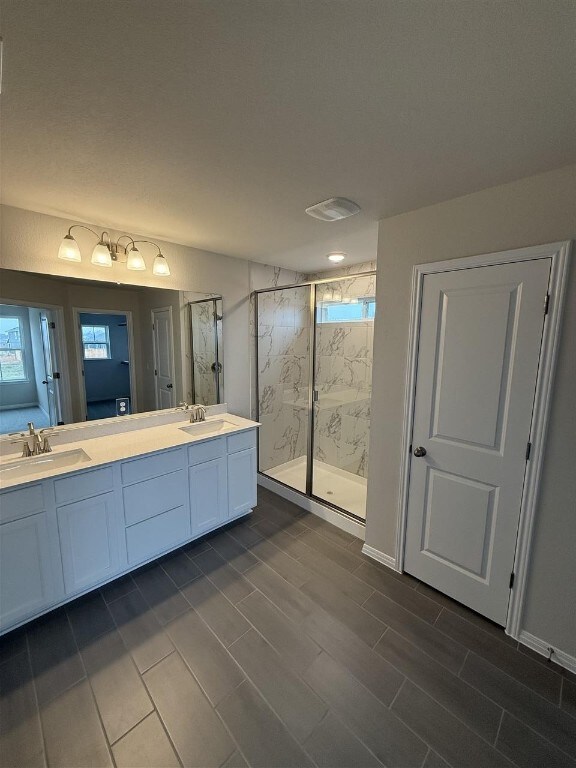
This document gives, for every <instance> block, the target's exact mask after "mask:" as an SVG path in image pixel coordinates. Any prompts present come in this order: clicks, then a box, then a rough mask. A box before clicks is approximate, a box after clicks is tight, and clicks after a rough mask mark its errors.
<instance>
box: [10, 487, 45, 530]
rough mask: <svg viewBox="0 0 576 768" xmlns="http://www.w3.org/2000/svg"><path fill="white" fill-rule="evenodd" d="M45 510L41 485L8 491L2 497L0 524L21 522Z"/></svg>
mask: <svg viewBox="0 0 576 768" xmlns="http://www.w3.org/2000/svg"><path fill="white" fill-rule="evenodd" d="M43 509H44V494H43V493H42V486H41V485H30V486H28V487H27V488H20V489H19V490H17V491H7V492H6V493H3V494H2V495H1V496H0V523H8V522H9V521H10V520H19V519H20V518H21V517H28V515H33V514H34V513H35V512H42V510H43Z"/></svg>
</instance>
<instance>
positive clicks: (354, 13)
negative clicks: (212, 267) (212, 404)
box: [2, 0, 576, 270]
mask: <svg viewBox="0 0 576 768" xmlns="http://www.w3.org/2000/svg"><path fill="white" fill-rule="evenodd" d="M575 32H576V3H574V2H572V1H571V0H567V1H566V2H565V1H564V0H554V1H553V2H546V1H544V0H514V2H504V1H499V0H495V1H493V2H492V1H491V2H484V1H483V0H475V2H471V1H470V0H450V1H449V2H446V1H445V0H433V1H432V2H431V1H430V0H411V1H410V2H407V1H406V0H329V1H327V0H204V1H202V2H198V1H197V0H2V34H3V36H4V41H5V43H4V83H3V97H2V98H3V117H2V165H3V176H2V196H3V202H5V203H7V204H10V205H15V206H19V207H22V208H30V209H32V210H37V211H43V212H47V213H53V214H56V215H64V216H67V217H71V218H77V219H83V220H87V221H93V222H95V223H98V224H102V225H109V226H111V227H116V228H118V229H122V230H125V231H126V230H127V231H136V232H143V233H147V234H149V235H151V236H157V237H162V238H165V239H167V240H173V241H176V242H180V243H185V244H188V245H194V246H197V247H199V248H204V249H207V250H212V251H219V252H223V253H227V254H230V255H232V256H243V257H246V258H252V259H256V260H259V261H265V262H268V263H276V264H281V265H284V266H288V267H294V268H297V269H307V270H313V269H319V268H322V267H323V266H325V265H326V261H325V250H324V244H325V241H326V238H329V239H330V243H331V246H332V247H338V241H339V239H340V238H343V239H344V240H345V239H346V238H348V239H350V238H352V240H353V239H354V234H355V233H357V232H359V231H361V230H362V228H363V227H366V226H369V225H370V224H371V222H374V221H376V220H377V219H379V218H381V217H384V216H391V215H394V214H397V213H400V212H403V211H407V210H413V209H415V208H419V207H421V206H425V205H429V204H432V203H435V202H440V201H442V200H446V199H449V198H452V197H456V196H458V195H462V194H466V193H469V192H473V191H476V190H479V189H483V188H486V187H490V186H493V185H496V184H500V183H504V182H507V181H511V180H514V179H518V178H521V177H524V176H528V175H531V174H534V173H539V172H541V171H546V170H549V169H552V168H556V167H559V166H562V165H565V164H568V163H571V162H574V161H576V86H575V72H576V43H575V41H576V34H575ZM334 195H342V196H346V197H350V198H352V199H353V200H356V201H357V202H358V203H359V204H360V205H361V206H362V208H363V212H362V213H361V214H360V215H359V216H357V217H353V218H351V219H349V220H348V221H343V222H336V223H324V222H320V221H316V220H313V219H311V218H309V217H308V216H306V215H305V214H304V208H306V207H307V206H309V205H311V204H313V203H316V202H318V201H319V200H323V199H325V198H327V197H331V196H334ZM316 241H318V248H317V251H316V252H315V251H314V248H312V253H310V248H308V249H306V253H307V256H306V259H304V258H303V257H302V256H301V255H300V256H298V254H302V247H303V246H304V245H307V244H308V245H309V244H310V243H315V242H316ZM350 257H351V260H355V259H357V260H360V259H361V258H362V259H364V258H365V257H366V254H364V253H363V254H362V256H361V257H360V256H359V255H357V254H355V253H351V254H350ZM303 262H305V263H303Z"/></svg>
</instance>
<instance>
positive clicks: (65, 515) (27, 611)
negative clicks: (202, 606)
mask: <svg viewBox="0 0 576 768" xmlns="http://www.w3.org/2000/svg"><path fill="white" fill-rule="evenodd" d="M255 504H256V430H255V429H247V430H243V431H240V432H234V433H232V434H229V435H219V436H217V437H211V438H207V439H205V440H197V441H194V442H193V443H191V444H185V445H179V446H177V447H175V448H166V449H164V450H160V451H157V452H155V453H149V454H147V455H145V456H140V457H134V458H131V459H123V460H119V461H116V462H111V463H109V464H105V465H100V466H98V467H94V468H90V469H81V470H77V471H73V472H69V473H68V474H66V475H59V476H56V477H54V478H48V479H46V480H42V481H38V482H30V483H28V484H22V485H20V486H18V488H16V489H14V490H5V491H2V492H0V633H2V632H5V631H7V630H9V629H11V628H13V627H15V626H17V625H18V624H20V623H22V622H24V621H26V620H28V619H31V618H33V617H35V616H38V615H40V614H41V613H44V612H45V611H47V610H49V609H50V608H53V607H56V606H57V605H61V604H62V603H65V602H66V601H68V600H70V599H72V598H73V597H76V596H78V595H81V594H83V593H84V592H88V591H89V590H90V589H93V588H95V587H98V586H101V585H102V584H105V583H106V582H107V581H111V580H112V579H114V578H115V577H117V576H119V575H121V574H123V573H126V572H128V571H130V570H131V569H133V568H136V567H137V566H139V565H141V564H143V563H145V562H148V561H150V560H153V559H155V558H156V557H159V556H160V555H163V554H165V553H166V552H169V551H170V550H172V549H175V548H177V547H179V546H181V545H182V544H184V543H186V542H187V541H190V540H191V539H194V538H197V537H199V536H202V535H203V534H205V533H208V532H209V531H212V530H214V529H216V528H218V527H219V526H221V525H224V524H225V523H227V522H228V521H229V520H231V519H233V518H236V517H240V516H242V515H244V514H246V513H248V512H249V511H250V510H251V509H252V508H253V507H254V506H255Z"/></svg>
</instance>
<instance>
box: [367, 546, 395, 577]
mask: <svg viewBox="0 0 576 768" xmlns="http://www.w3.org/2000/svg"><path fill="white" fill-rule="evenodd" d="M362 553H363V554H364V555H367V556H368V557H371V558H372V560H377V561H378V562H379V563H382V565H385V566H386V567H387V568H391V569H392V570H393V571H396V572H398V573H401V571H399V569H398V567H397V566H396V558H395V557H392V555H387V554H386V553H385V552H380V550H379V549H374V547H370V546H369V545H368V544H364V546H363V547H362Z"/></svg>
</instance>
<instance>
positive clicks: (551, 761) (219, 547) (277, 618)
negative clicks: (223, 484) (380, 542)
mask: <svg viewBox="0 0 576 768" xmlns="http://www.w3.org/2000/svg"><path fill="white" fill-rule="evenodd" d="M0 704H1V711H0V765H1V766H2V767H3V768H12V767H13V766H14V767H15V766H44V765H48V766H57V767H63V766H70V767H71V768H80V767H81V766H108V765H116V766H118V767H119V768H123V767H124V766H134V767H137V768H143V766H152V767H153V768H161V767H162V766H179V765H184V766H198V768H208V767H209V766H226V767H227V768H235V767H237V766H247V765H250V766H262V768H273V767H274V766H278V767H280V768H289V767H291V766H314V765H316V766H327V767H328V766H330V767H331V766H341V767H342V768H349V767H352V766H354V767H361V766H380V765H385V766H389V767H390V768H394V767H396V766H414V767H419V766H425V767H426V768H436V767H438V766H446V765H450V766H453V767H454V768H461V767H462V766H509V765H517V766H520V768H524V766H525V767H526V768H529V767H530V768H531V767H533V768H549V767H550V766H576V678H575V677H574V676H573V675H570V674H569V673H567V672H564V671H563V670H561V668H559V667H557V666H555V665H553V664H548V663H547V662H545V661H544V660H541V659H540V658H539V657H536V656H535V655H533V654H531V653H530V652H528V651H526V650H523V649H521V648H518V647H517V644H516V643H515V642H514V641H512V640H510V638H507V637H506V636H505V635H504V633H503V631H502V630H501V629H499V628H498V627H496V626H494V625H493V624H491V623H489V622H487V621H485V620H484V619H482V618H480V617H479V616H477V615H476V614H474V613H472V612H471V611H469V610H467V609H465V608H463V607H462V606H460V605H458V604H456V603H454V602H453V601H451V600H449V599H448V598H446V597H444V596H443V595H441V594H438V593H437V592H435V591H434V590H432V589H430V588H429V587H426V586H425V585H424V584H421V583H420V582H418V581H416V580H415V579H413V578H411V577H409V576H400V575H399V574H394V573H393V572H391V571H390V570H388V569H386V568H385V567H384V566H380V565H378V564H376V563H374V562H373V561H371V560H369V559H368V558H366V557H364V556H363V555H362V554H361V542H359V541H358V540H357V539H354V538H353V537H352V536H349V535H348V534H345V533H343V532H342V531H340V530H339V529H337V528H335V527H334V526H331V525H329V524H328V523H325V522H323V521H321V520H320V519H319V518H317V517H314V516H313V515H309V514H306V513H304V512H303V511H302V510H301V509H299V508H298V507H295V506H294V505H292V504H290V503H289V502H286V501H284V500H283V499H280V498H279V497H278V496H275V495H274V494H272V493H270V492H268V491H265V490H261V491H260V494H259V505H258V507H257V509H256V510H255V511H254V513H253V514H252V515H251V516H250V518H247V519H245V520H244V521H242V522H240V523H238V524H236V525H233V526H232V527H229V528H228V529H227V530H226V531H224V532H222V531H221V532H218V533H217V534H215V535H212V536H211V537H209V538H207V539H205V540H203V541H201V542H198V543H194V544H191V545H188V546H186V547H184V548H183V549H180V550H178V551H177V552H175V553H172V554H171V555H170V556H167V557H165V558H163V559H162V560H160V561H157V562H156V563H154V564H152V565H151V566H147V567H145V568H143V569H141V570H140V571H138V572H136V573H134V574H132V575H131V576H127V577H124V578H121V579H119V580H118V581H116V582H113V583H112V584H110V585H108V586H106V587H105V588H103V589H101V590H99V591H96V592H93V593H91V594H90V595H88V596H86V597H84V598H81V599H80V600H77V601H75V602H74V603H70V604H69V605H68V606H66V607H65V608H62V609H59V610H57V611H54V612H52V613H50V614H48V615H47V616H45V617H43V618H42V619H40V620H38V621H36V622H34V623H31V624H29V625H28V626H27V627H26V628H24V629H21V630H17V631H15V632H13V633H11V634H9V635H7V636H5V637H4V638H2V639H0Z"/></svg>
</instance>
